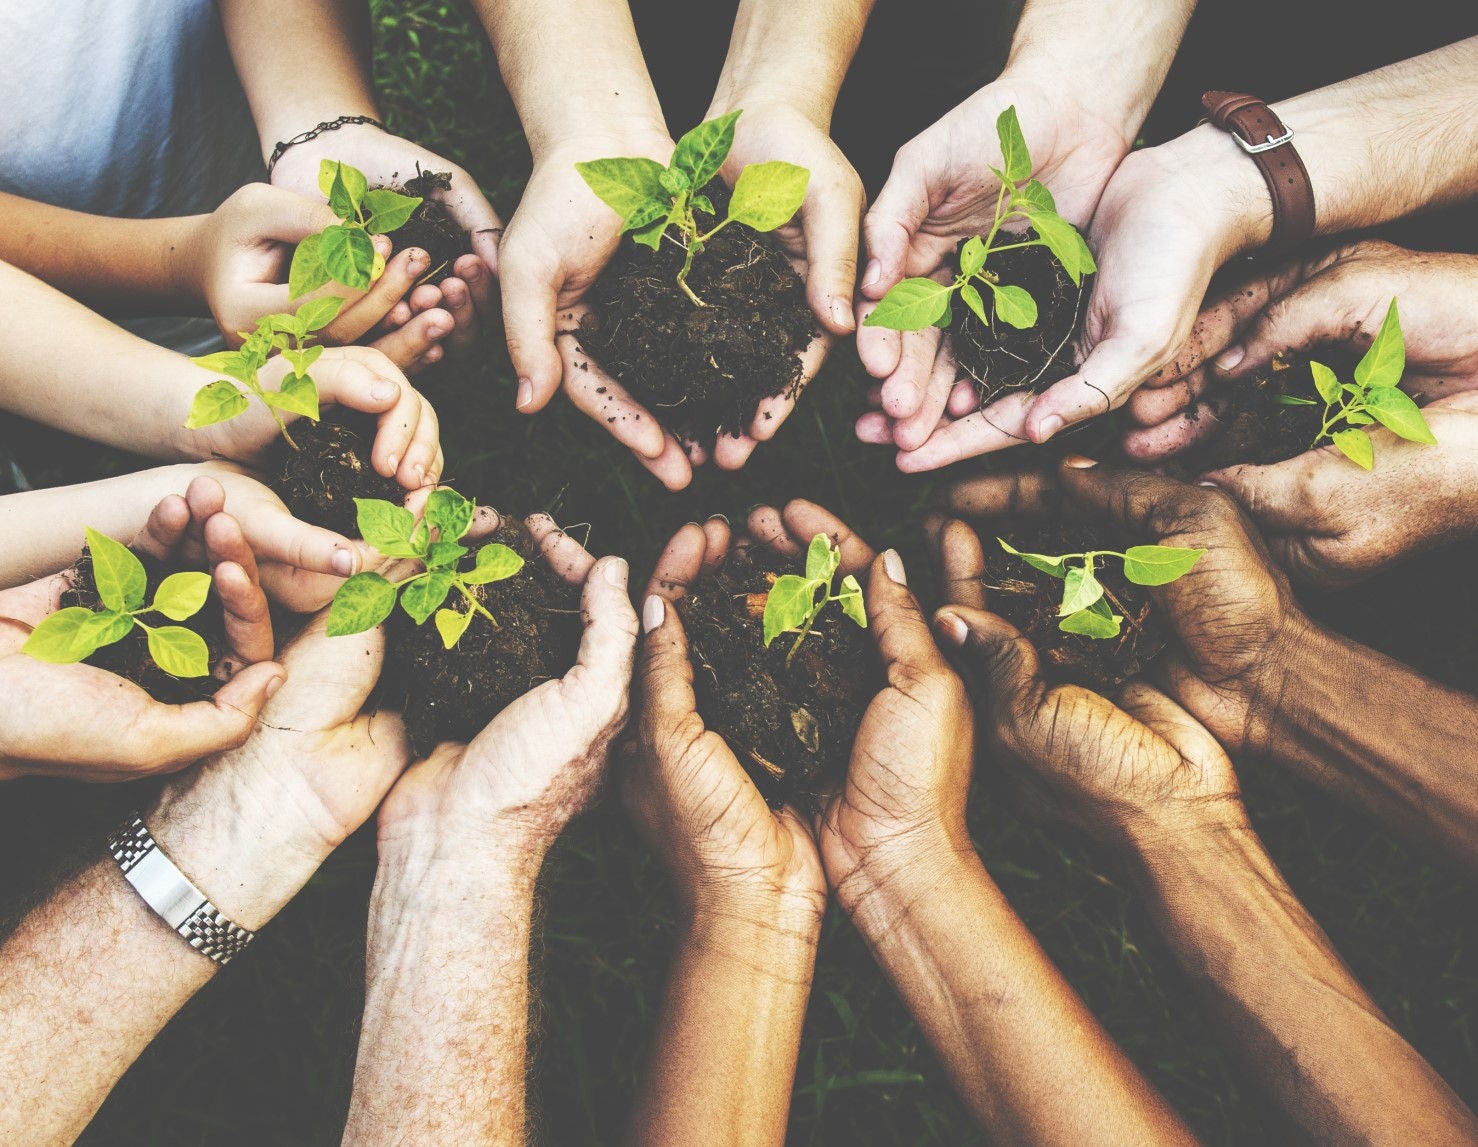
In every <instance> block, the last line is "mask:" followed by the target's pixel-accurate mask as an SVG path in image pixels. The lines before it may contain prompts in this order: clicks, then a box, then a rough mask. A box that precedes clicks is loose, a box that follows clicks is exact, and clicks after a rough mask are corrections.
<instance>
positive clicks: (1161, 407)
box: [1125, 370, 1207, 426]
mask: <svg viewBox="0 0 1478 1147" xmlns="http://www.w3.org/2000/svg"><path fill="white" fill-rule="evenodd" d="M1206 386H1207V381H1206V372H1205V371H1204V370H1193V371H1191V373H1190V374H1187V375H1185V376H1184V377H1182V378H1178V379H1176V380H1175V381H1174V382H1172V383H1170V384H1169V385H1167V386H1157V387H1154V388H1153V389H1152V388H1150V387H1149V386H1144V387H1141V388H1140V389H1139V390H1136V391H1135V392H1134V394H1133V395H1132V396H1131V397H1130V399H1129V404H1128V406H1126V407H1125V409H1126V410H1128V412H1129V417H1130V418H1132V419H1133V420H1134V421H1135V422H1137V423H1138V424H1139V425H1140V426H1158V425H1160V423H1162V422H1164V421H1165V420H1166V419H1169V418H1174V417H1175V416H1176V415H1177V414H1180V413H1182V412H1184V411H1187V410H1190V409H1191V408H1192V407H1193V406H1195V404H1196V400H1197V399H1199V398H1200V397H1201V396H1202V395H1203V394H1204V393H1205V392H1206Z"/></svg>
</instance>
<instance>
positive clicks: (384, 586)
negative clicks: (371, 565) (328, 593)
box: [327, 573, 396, 637]
mask: <svg viewBox="0 0 1478 1147" xmlns="http://www.w3.org/2000/svg"><path fill="white" fill-rule="evenodd" d="M395 595H396V590H395V587H394V586H393V585H391V584H390V583H389V582H388V581H386V580H385V579H384V578H382V577H381V576H380V575H379V574H377V573H357V574H355V575H354V576H353V577H351V578H350V579H349V580H348V581H346V582H345V583H344V584H343V585H341V586H340V587H339V591H338V593H336V594H334V600H333V603H332V604H331V605H330V606H329V607H328V629H327V633H328V635H329V636H330V637H347V636H348V635H349V634H351V633H363V632H364V631H365V630H367V629H373V628H374V627H375V626H377V625H379V624H380V622H382V621H384V620H385V619H386V618H387V617H389V616H390V611H391V610H393V609H394V608H395Z"/></svg>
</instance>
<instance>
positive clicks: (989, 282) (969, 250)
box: [863, 105, 1098, 331]
mask: <svg viewBox="0 0 1478 1147" xmlns="http://www.w3.org/2000/svg"><path fill="white" fill-rule="evenodd" d="M996 135H997V136H998V137H999V139H1000V141H1001V156H1002V163H1004V164H1005V170H1004V171H1002V170H999V169H997V168H994V167H993V168H991V171H993V172H995V175H996V179H997V180H999V181H1000V184H1001V189H1000V191H999V192H997V194H996V213H995V220H994V222H993V223H992V224H991V228H990V231H989V232H988V233H987V234H986V236H985V237H984V238H983V239H982V238H981V237H980V236H978V235H972V236H971V237H970V238H969V239H967V240H966V241H965V245H964V246H963V247H961V248H960V273H959V274H958V275H956V276H955V278H954V281H953V282H952V283H936V282H935V281H934V280H933V279H925V278H915V279H904V280H903V281H902V282H901V283H898V284H897V285H896V286H895V287H894V288H893V289H892V290H891V291H889V292H888V293H887V294H886V295H884V296H883V297H882V299H881V300H880V301H879V303H878V305H877V307H876V308H875V309H874V310H873V312H872V314H870V315H868V316H867V318H866V319H865V320H864V321H863V325H864V326H869V327H887V328H889V329H891V330H895V331H921V330H923V329H924V328H925V327H927V326H930V325H933V326H937V327H947V326H949V323H950V300H951V299H952V298H953V297H954V295H955V292H957V291H958V292H959V295H960V298H962V299H964V300H965V305H966V306H967V307H969V308H970V309H971V310H972V311H974V312H975V314H976V316H977V317H978V318H979V319H980V321H981V322H983V323H985V324H986V325H987V326H989V325H990V321H991V320H990V315H989V314H988V313H987V312H986V307H985V298H984V296H983V295H982V294H981V291H982V289H988V290H989V291H990V294H991V301H992V304H993V309H994V311H995V314H996V317H997V318H999V319H1000V320H1001V321H1002V322H1003V323H1007V324H1008V325H1010V326H1013V327H1017V328H1018V329H1025V328H1026V327H1030V326H1035V325H1036V322H1037V301H1036V300H1035V299H1034V298H1032V296H1031V294H1030V292H1028V291H1027V290H1026V289H1025V288H1024V287H1018V286H1016V285H1015V284H1012V283H1002V282H1001V281H1000V277H999V276H998V275H997V274H996V273H995V272H994V271H992V270H989V269H988V267H987V266H986V264H987V263H988V262H989V261H990V257H991V256H992V255H994V254H999V253H1000V252H1002V251H1014V250H1018V249H1020V248H1022V247H1046V248H1047V249H1048V250H1049V251H1051V252H1052V254H1053V255H1054V256H1055V257H1056V258H1057V261H1058V262H1059V263H1061V264H1062V269H1063V270H1064V271H1066V272H1067V274H1068V278H1070V279H1072V281H1073V285H1074V286H1081V285H1082V282H1083V276H1084V275H1090V274H1092V273H1093V272H1094V271H1096V270H1098V265H1097V264H1096V263H1094V261H1093V252H1091V251H1089V250H1088V244H1087V243H1085V242H1083V237H1082V236H1081V235H1079V234H1078V231H1077V228H1075V227H1074V226H1073V225H1072V224H1071V223H1069V222H1068V221H1067V220H1066V219H1064V218H1063V217H1062V216H1061V215H1059V214H1057V204H1056V202H1054V200H1053V198H1052V192H1050V191H1048V190H1047V187H1046V185H1045V184H1043V183H1042V182H1041V181H1040V180H1036V179H1032V178H1031V173H1032V160H1031V154H1030V153H1029V152H1028V151H1027V149H1026V139H1025V138H1024V137H1023V136H1022V134H1021V124H1020V123H1019V122H1018V121H1017V119H1016V108H1015V106H1014V105H1013V106H1011V107H1008V108H1007V109H1006V110H1005V111H1003V112H1002V113H1001V114H1000V115H999V116H997V117H996ZM1013 219H1019V220H1022V221H1024V222H1026V223H1028V224H1030V225H1031V226H1032V227H1033V228H1034V229H1035V230H1036V232H1037V237H1036V238H1035V239H1016V238H1015V237H1014V236H1011V235H1010V234H1009V233H1007V234H1006V235H1003V234H1002V232H1001V228H1002V227H1003V226H1004V225H1005V224H1006V223H1008V222H1009V221H1011V220H1013ZM1005 239H1011V240H1012V241H1011V242H1004V241H1002V240H1005ZM977 284H978V286H977Z"/></svg>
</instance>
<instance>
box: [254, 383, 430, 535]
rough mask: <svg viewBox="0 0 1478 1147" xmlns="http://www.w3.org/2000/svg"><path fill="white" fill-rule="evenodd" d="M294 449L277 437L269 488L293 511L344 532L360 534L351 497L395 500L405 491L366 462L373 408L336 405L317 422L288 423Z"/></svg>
mask: <svg viewBox="0 0 1478 1147" xmlns="http://www.w3.org/2000/svg"><path fill="white" fill-rule="evenodd" d="M291 430H292V436H293V441H294V442H295V443H297V449H296V450H295V449H293V448H292V447H291V446H289V445H288V444H287V443H286V442H283V441H279V442H278V444H277V447H276V450H275V452H274V454H273V456H272V458H271V460H270V462H269V469H270V472H271V473H272V474H273V475H274V477H273V480H272V483H271V485H272V490H273V492H274V493H275V494H276V495H277V496H278V497H279V498H281V499H282V501H283V504H284V505H285V506H287V508H288V511H289V512H290V513H291V514H292V516H293V517H295V518H298V519H300V520H301V521H304V522H307V523H309V524H310V525H314V526H322V527H323V528H324V529H326V530H333V531H334V532H335V533H339V534H343V535H345V536H346V537H350V538H357V537H358V536H359V519H358V513H357V511H356V510H355V507H354V499H355V498H379V499H381V500H383V501H386V502H394V503H395V504H396V505H397V506H398V505H400V504H401V502H402V501H404V500H405V491H404V490H402V489H401V488H400V483H399V482H397V481H396V480H395V479H394V478H386V477H384V476H383V475H381V474H380V473H378V472H377V471H376V470H375V468H374V467H373V466H372V465H371V464H370V450H371V448H372V447H373V446H374V442H375V431H376V423H375V417H374V415H372V414H365V413H364V412H363V411H358V410H347V409H344V408H343V407H335V408H334V409H333V410H331V411H329V412H328V413H326V414H325V415H324V416H323V417H322V418H321V419H319V420H318V421H317V422H309V421H308V420H307V419H299V420H298V421H297V422H294V423H293V424H292V427H291Z"/></svg>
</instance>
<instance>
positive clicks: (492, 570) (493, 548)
mask: <svg viewBox="0 0 1478 1147" xmlns="http://www.w3.org/2000/svg"><path fill="white" fill-rule="evenodd" d="M521 569H523V558H522V557H520V556H519V553H518V551H517V550H511V549H509V548H508V547H507V546H505V545H503V544H502V543H501V542H493V543H491V544H490V545H486V546H483V547H482V549H480V550H478V551H477V565H475V566H474V567H473V568H472V569H471V571H469V572H468V573H464V574H462V575H460V576H461V579H462V580H463V581H464V582H466V583H467V584H468V585H485V584H486V583H488V582H490V581H503V580H505V579H507V578H511V577H512V576H513V575H514V574H516V573H518V571H519V570H521Z"/></svg>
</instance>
